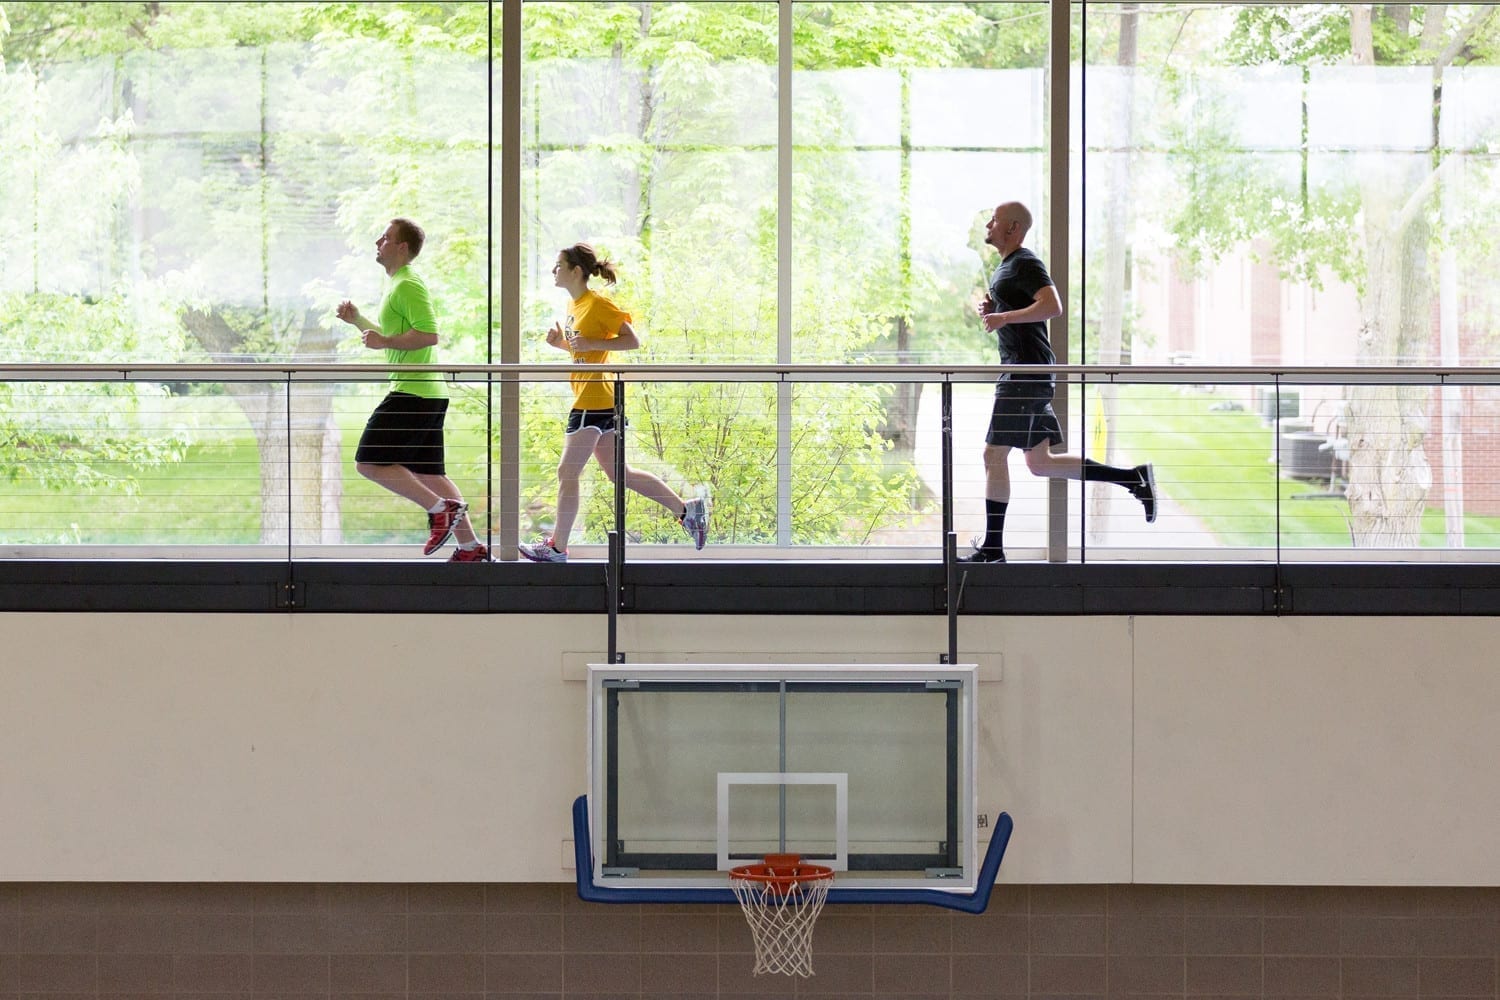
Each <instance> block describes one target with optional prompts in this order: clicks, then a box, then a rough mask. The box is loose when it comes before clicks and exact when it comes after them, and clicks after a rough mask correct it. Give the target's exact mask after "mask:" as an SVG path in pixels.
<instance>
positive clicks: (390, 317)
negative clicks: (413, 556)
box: [338, 219, 490, 562]
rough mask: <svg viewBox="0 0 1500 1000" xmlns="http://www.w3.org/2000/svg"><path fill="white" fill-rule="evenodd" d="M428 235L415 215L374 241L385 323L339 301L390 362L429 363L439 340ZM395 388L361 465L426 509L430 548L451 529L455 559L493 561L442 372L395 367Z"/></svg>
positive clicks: (374, 417) (373, 423) (343, 314)
mask: <svg viewBox="0 0 1500 1000" xmlns="http://www.w3.org/2000/svg"><path fill="white" fill-rule="evenodd" d="M426 238H427V235H426V233H424V232H423V231H422V227H421V226H419V225H417V224H416V223H415V222H413V221H411V220H410V219H392V220H391V224H390V225H389V226H387V227H386V230H385V232H384V233H382V234H381V235H380V238H379V239H378V240H376V241H375V261H376V263H378V264H379V265H380V266H381V267H383V268H385V273H386V274H387V275H389V276H390V278H391V287H390V290H389V291H388V292H386V296H385V300H384V301H382V302H381V303H380V323H379V325H378V326H377V325H376V324H374V323H371V322H370V321H369V320H367V319H365V317H364V316H362V315H361V314H360V311H359V310H358V309H357V308H355V306H354V303H352V302H349V301H345V302H342V303H340V304H339V307H338V317H339V319H341V320H343V321H344V322H345V323H349V324H351V325H352V326H354V327H357V328H358V329H359V330H361V331H362V332H363V336H364V343H365V346H366V347H369V348H372V349H373V350H377V351H385V360H386V363H387V364H392V365H427V364H431V363H432V349H433V348H434V347H435V346H436V345H437V342H438V335H437V320H436V319H435V318H434V316H433V313H432V298H431V296H429V295H428V294H427V285H426V284H425V283H424V282H423V281H422V279H421V277H419V276H418V275H417V273H416V272H415V271H413V270H412V269H411V262H412V261H413V260H415V259H416V257H417V255H418V254H419V253H421V252H422V244H423V242H424V241H425V240H426ZM390 381H391V391H390V393H389V394H387V395H386V397H385V399H383V400H381V401H380V405H379V406H377V407H376V408H375V412H374V413H372V414H370V419H369V421H368V422H366V424H365V430H364V433H363V434H361V435H360V438H359V448H358V450H357V451H355V453H354V463H355V464H354V467H355V469H356V470H358V472H359V474H360V475H362V476H364V477H365V478H366V479H369V480H370V481H371V482H374V483H378V484H379V485H381V486H383V487H385V488H386V489H388V490H390V491H391V492H392V493H395V494H397V495H398V496H403V497H405V498H406V499H408V500H410V501H411V502H412V503H415V504H419V505H421V507H422V508H423V509H424V510H426V511H427V525H428V529H429V532H428V538H427V544H426V545H425V546H424V547H423V549H422V554H423V555H431V554H432V553H434V552H436V551H437V550H438V549H440V548H442V547H443V545H444V544H445V543H446V542H447V541H448V539H449V538H450V537H453V538H456V539H457V541H458V551H457V552H455V553H453V557H452V558H451V559H450V560H449V561H450V562H488V561H489V557H490V554H489V550H488V549H486V548H485V547H484V545H482V544H480V542H479V540H478V539H477V538H475V537H474V529H473V528H472V527H470V525H469V518H468V510H469V505H468V504H467V503H465V502H464V499H463V494H461V493H460V492H459V489H458V487H457V486H455V485H454V483H453V480H451V479H449V478H448V473H447V470H446V468H445V466H444V462H443V419H444V417H445V416H446V415H447V413H448V393H447V390H446V389H445V388H444V387H443V381H442V376H441V375H440V374H439V373H438V372H392V373H391V378H390Z"/></svg>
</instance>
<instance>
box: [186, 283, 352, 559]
mask: <svg viewBox="0 0 1500 1000" xmlns="http://www.w3.org/2000/svg"><path fill="white" fill-rule="evenodd" d="M300 319H301V322H302V328H301V329H300V330H299V331H297V341H296V343H297V348H296V351H297V353H298V354H299V355H309V354H327V353H328V352H329V351H330V350H331V349H332V343H333V333H332V332H331V331H329V330H325V329H323V328H322V326H320V325H319V324H318V321H317V319H316V317H315V316H313V315H312V314H305V315H303V316H302V317H300ZM183 325H184V326H185V327H186V328H187V329H188V331H189V332H191V333H192V334H193V336H194V337H195V338H196V339H197V341H198V342H199V343H200V344H202V345H203V347H204V349H205V350H206V351H208V353H209V354H210V355H213V356H216V357H217V358H219V359H225V358H229V357H242V356H243V355H241V354H240V353H239V350H240V349H241V348H240V345H241V344H242V343H243V339H244V338H243V336H242V335H241V334H240V333H238V332H237V331H235V330H234V329H232V328H231V327H230V326H229V324H228V322H227V321H226V320H225V319H224V317H223V316H222V315H221V314H220V313H219V312H218V311H216V310H209V311H203V310H190V311H188V312H186V313H184V314H183ZM334 390H335V384H334V383H332V382H307V383H298V384H297V385H296V388H295V391H294V392H293V395H292V401H291V409H290V413H289V412H288V408H287V384H286V383H284V382H281V383H265V382H235V381H228V382H225V383H224V391H225V393H226V394H227V395H228V396H229V397H230V398H231V399H233V400H234V401H235V403H236V404H237V405H238V406H239V408H240V410H241V412H243V413H244V414H245V419H246V420H247V421H248V422H249V424H250V429H251V432H252V433H254V435H255V445H256V448H257V450H258V452H259V455H260V502H261V506H260V540H261V543H262V544H265V545H285V544H287V541H288V539H289V538H290V540H291V542H292V543H294V544H298V545H311V544H326V545H336V544H338V543H339V542H341V541H342V540H343V531H342V527H341V516H340V507H341V503H342V500H343V494H344V485H343V461H342V449H343V441H342V437H341V435H340V433H339V430H338V427H337V426H336V425H335V423H334V419H333V398H334ZM289 441H290V456H289V455H288V442H289ZM289 457H290V463H291V464H290V467H288V460H289Z"/></svg>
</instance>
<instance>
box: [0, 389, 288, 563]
mask: <svg viewBox="0 0 1500 1000" xmlns="http://www.w3.org/2000/svg"><path fill="white" fill-rule="evenodd" d="M231 386H233V390H234V391H233V394H231V391H230V390H231ZM285 398H286V396H285V389H284V387H283V386H269V387H267V386H264V385H261V384H259V383H233V384H229V383H201V382H197V383H189V382H169V383H157V382H128V383H120V382H105V383H101V382H65V381H44V382H5V383H0V439H3V446H0V476H3V477H4V479H5V481H6V486H5V489H4V491H3V493H0V539H3V540H4V543H5V544H6V545H7V546H11V547H12V549H11V551H12V552H13V553H14V554H16V555H22V554H35V555H55V556H62V557H73V558H87V557H99V558H120V557H130V558H151V557H155V556H167V557H171V558H194V557H201V556H205V555H210V554H211V550H212V551H219V552H220V553H221V554H222V550H223V547H225V546H238V545H246V544H255V543H258V542H259V541H260V540H261V538H262V536H263V530H264V529H263V522H264V521H266V519H268V518H270V519H274V517H275V512H274V510H270V509H267V506H266V504H265V499H264V497H265V493H264V491H263V487H262V476H261V465H262V463H261V461H260V458H259V451H260V449H261V448H262V447H264V448H267V449H272V450H274V449H275V448H276V447H277V441H278V440H280V441H281V442H284V435H282V434H279V433H276V432H275V431H272V432H271V433H269V434H268V441H266V442H265V443H263V444H258V443H257V440H256V435H255V432H254V431H253V429H252V426H251V422H250V420H249V419H247V413H253V412H256V411H257V410H260V409H267V408H274V407H275V406H276V405H277V403H278V402H279V403H280V404H281V405H282V407H283V408H284V404H285ZM285 425H286V422H285V420H284V418H282V419H277V420H274V421H269V422H267V423H263V424H262V425H261V426H262V427H274V428H276V429H278V430H279V429H281V428H284V427H285ZM282 448H283V450H282V451H281V452H280V453H279V455H278V458H279V461H280V465H281V467H282V468H283V469H284V468H285V452H284V443H283V445H282ZM283 482H284V480H283Z"/></svg>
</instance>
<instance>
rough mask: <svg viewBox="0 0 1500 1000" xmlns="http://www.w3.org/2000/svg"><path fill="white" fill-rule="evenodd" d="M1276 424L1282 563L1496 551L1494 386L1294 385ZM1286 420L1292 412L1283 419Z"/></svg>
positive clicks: (1465, 557)
mask: <svg viewBox="0 0 1500 1000" xmlns="http://www.w3.org/2000/svg"><path fill="white" fill-rule="evenodd" d="M1294 392H1295V395H1294V397H1293V399H1292V400H1291V401H1290V402H1287V403H1285V404H1284V409H1286V410H1287V411H1289V412H1288V414H1287V415H1285V416H1283V417H1282V418H1281V420H1280V426H1279V429H1278V434H1279V445H1280V472H1281V481H1282V507H1281V545H1282V558H1284V559H1288V560H1299V561H1300V560H1310V561H1331V562H1339V561H1349V560H1354V561H1369V560H1376V561H1386V562H1428V561H1447V560H1454V561H1472V560H1474V559H1488V558H1491V557H1492V556H1493V552H1492V551H1487V550H1493V549H1494V548H1495V547H1496V544H1497V540H1500V518H1497V515H1500V504H1497V503H1496V493H1497V491H1496V482H1495V480H1496V475H1495V462H1494V459H1493V453H1494V451H1495V449H1494V435H1493V434H1492V433H1490V431H1489V428H1490V426H1491V425H1492V423H1493V419H1494V416H1493V415H1494V414H1495V413H1497V412H1500V393H1497V390H1496V389H1495V388H1494V387H1493V386H1489V385H1482V384H1478V385H1476V384H1467V385H1466V384H1463V383H1462V376H1459V379H1458V381H1456V382H1455V383H1454V384H1450V385H1444V386H1440V385H1435V384H1432V382H1431V380H1428V382H1427V384H1400V383H1396V382H1390V383H1375V384H1363V385H1346V386H1337V385H1332V386H1329V385H1322V386H1313V385H1301V386H1296V387H1295V388H1294ZM1290 411H1294V412H1290Z"/></svg>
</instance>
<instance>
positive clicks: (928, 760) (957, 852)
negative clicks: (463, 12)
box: [580, 664, 978, 892]
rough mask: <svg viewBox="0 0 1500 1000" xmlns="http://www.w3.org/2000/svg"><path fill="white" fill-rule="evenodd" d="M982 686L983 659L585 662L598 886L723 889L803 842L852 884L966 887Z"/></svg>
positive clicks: (970, 872)
mask: <svg viewBox="0 0 1500 1000" xmlns="http://www.w3.org/2000/svg"><path fill="white" fill-rule="evenodd" d="M975 682H976V668H975V667H974V666H973V665H948V664H880V665H861V666H846V665H829V664H806V665H787V664H766V665H747V664H691V665H687V664H591V665H590V667H589V693H590V697H589V743H590V746H589V766H590V775H589V788H590V799H591V802H592V804H593V805H592V829H591V830H590V832H589V836H590V838H591V848H592V863H593V871H592V872H591V873H590V874H591V879H592V881H593V883H594V884H595V885H598V886H606V885H607V886H612V887H619V888H625V887H629V888H639V889H647V888H670V889H694V888H705V889H706V888H715V889H722V888H723V887H725V886H726V885H727V884H728V880H727V872H728V869H729V868H731V867H733V866H735V865H741V864H745V863H748V862H753V861H759V860H760V859H761V858H763V857H764V856H765V855H767V854H772V853H794V854H800V855H801V856H802V857H803V858H804V860H807V861H811V862H816V863H819V864H824V865H827V866H829V867H831V868H833V869H834V870H835V872H837V885H838V887H839V890H840V891H841V892H842V891H845V890H850V889H856V890H857V889H869V890H880V889H924V890H932V889H936V890H941V891H945V892H971V891H973V890H974V888H975V885H976V879H977V876H978V866H977V863H976V853H977V845H976V836H975V832H976V831H975V812H976V803H975V777H974V734H975V731H976V730H975V716H974V713H975ZM582 875H583V873H582V872H580V876H582Z"/></svg>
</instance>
